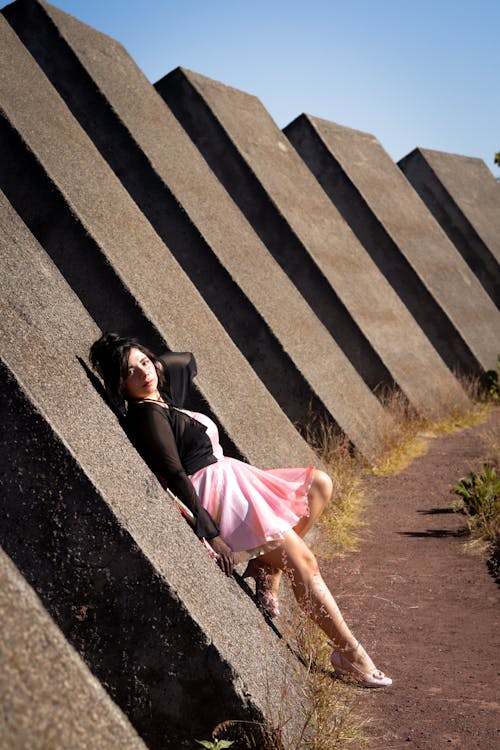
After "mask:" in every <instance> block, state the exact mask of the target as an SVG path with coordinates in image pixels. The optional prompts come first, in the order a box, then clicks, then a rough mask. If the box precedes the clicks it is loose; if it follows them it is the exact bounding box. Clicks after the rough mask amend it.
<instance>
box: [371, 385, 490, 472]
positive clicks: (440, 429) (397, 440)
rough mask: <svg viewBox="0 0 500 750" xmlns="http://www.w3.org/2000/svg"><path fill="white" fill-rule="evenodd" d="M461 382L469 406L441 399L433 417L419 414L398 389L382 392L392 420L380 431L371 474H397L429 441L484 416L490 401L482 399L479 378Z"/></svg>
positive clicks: (472, 423)
mask: <svg viewBox="0 0 500 750" xmlns="http://www.w3.org/2000/svg"><path fill="white" fill-rule="evenodd" d="M460 382H461V385H462V388H463V390H464V391H465V392H466V394H467V395H468V396H469V399H470V408H469V409H467V410H464V409H463V407H460V406H457V405H455V404H454V403H453V402H449V401H447V400H446V399H444V398H443V402H442V404H441V407H438V408H437V409H436V415H435V417H434V418H433V419H430V418H425V417H422V416H420V415H419V414H418V413H417V411H416V410H415V409H414V408H413V407H412V406H411V405H410V404H409V403H408V400H407V399H406V397H405V396H404V394H403V393H401V391H399V390H397V389H396V390H391V391H386V392H385V393H384V394H383V395H382V397H381V400H382V403H383V405H384V408H385V410H386V411H387V412H388V413H389V414H390V415H391V417H392V422H391V425H390V428H389V429H386V432H385V434H383V438H382V441H381V442H382V449H381V454H380V458H379V460H378V461H377V462H376V464H375V465H374V466H373V467H371V472H372V473H373V474H376V475H377V476H388V475H391V474H398V473H399V472H400V471H402V470H403V469H405V468H406V467H407V466H409V465H410V464H411V463H412V461H414V460H415V459H416V458H419V457H420V456H423V455H424V454H425V453H426V452H427V450H428V446H429V440H432V439H433V438H436V437H438V436H439V435H444V434H449V433H453V432H459V431H460V430H464V429H465V428H467V427H472V426H474V425H476V424H479V423H480V422H482V421H484V419H486V416H487V414H488V412H489V409H490V408H491V404H489V403H487V402H486V401H485V393H484V390H483V389H482V387H481V381H480V380H479V379H478V378H467V379H466V378H460Z"/></svg>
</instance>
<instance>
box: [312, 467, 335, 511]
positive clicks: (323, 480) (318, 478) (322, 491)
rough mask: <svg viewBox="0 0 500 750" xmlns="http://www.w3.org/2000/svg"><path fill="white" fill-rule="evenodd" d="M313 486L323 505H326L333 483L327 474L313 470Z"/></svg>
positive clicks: (319, 470)
mask: <svg viewBox="0 0 500 750" xmlns="http://www.w3.org/2000/svg"><path fill="white" fill-rule="evenodd" d="M313 486H314V488H315V489H316V491H317V494H318V495H319V497H320V499H321V502H322V503H323V505H327V504H328V502H329V501H330V498H331V496H332V492H333V482H332V480H331V478H330V477H329V476H328V474H327V473H326V472H324V471H321V469H315V470H314V475H313Z"/></svg>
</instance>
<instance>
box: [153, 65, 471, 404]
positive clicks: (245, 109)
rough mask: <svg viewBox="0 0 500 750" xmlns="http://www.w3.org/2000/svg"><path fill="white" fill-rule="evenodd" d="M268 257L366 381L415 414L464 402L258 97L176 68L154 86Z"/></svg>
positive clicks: (407, 315) (418, 329)
mask: <svg viewBox="0 0 500 750" xmlns="http://www.w3.org/2000/svg"><path fill="white" fill-rule="evenodd" d="M156 87H157V89H158V91H159V92H160V94H161V95H162V96H163V97H164V99H165V101H166V102H167V104H168V105H169V106H170V108H171V109H172V111H173V112H174V114H175V115H176V117H178V119H179V120H180V121H181V123H182V124H183V126H184V127H185V128H186V130H187V132H188V133H189V135H190V136H191V137H192V138H193V140H194V142H195V143H196V145H197V146H198V148H199V149H200V150H201V151H202V153H203V155H204V156H205V158H206V159H207V161H208V163H209V164H210V166H211V167H212V169H213V170H214V172H215V173H216V174H217V176H218V177H219V179H220V180H221V182H222V183H223V184H224V185H225V187H226V188H227V190H228V192H229V193H230V194H231V195H232V196H233V198H234V199H235V201H236V203H237V204H238V205H239V206H240V208H241V209H242V211H243V213H244V214H245V215H246V216H247V218H248V219H249V221H250V222H251V224H252V226H253V227H254V229H255V230H256V231H257V233H258V234H259V235H260V237H261V238H262V239H263V241H264V242H265V244H266V245H267V247H268V248H269V250H270V251H271V253H272V254H273V255H274V257H275V258H276V259H277V260H278V262H279V263H280V265H281V266H282V267H283V268H284V270H285V271H286V272H287V273H288V275H289V276H290V278H291V280H292V281H293V282H294V284H295V285H296V286H297V287H298V289H299V290H300V291H301V293H302V294H303V295H304V297H305V298H306V299H307V301H308V302H309V304H310V305H311V307H312V308H313V309H314V310H315V312H316V313H317V315H318V316H319V317H320V319H321V320H322V321H323V323H324V324H325V325H326V327H327V328H328V330H329V331H330V333H331V334H332V335H333V336H334V338H335V339H336V341H337V343H338V344H339V346H341V348H342V349H343V350H344V351H345V352H346V354H347V356H348V357H349V359H350V360H351V362H352V363H353V364H354V365H355V366H356V369H357V370H358V372H360V374H361V375H362V377H363V378H364V379H365V382H368V383H370V385H372V386H374V385H375V384H376V383H377V382H380V381H387V380H388V379H391V378H393V379H394V381H395V382H396V383H397V384H398V385H399V386H400V388H401V389H402V390H403V391H404V393H405V394H406V395H407V397H408V399H409V400H410V402H411V403H413V404H414V405H415V406H416V407H417V408H419V409H420V410H421V411H423V412H425V413H427V414H430V413H435V412H436V411H437V410H439V409H440V408H441V405H442V404H443V401H446V400H449V401H453V402H455V403H456V402H459V403H462V404H464V403H465V400H466V399H465V396H464V394H463V392H462V390H461V389H460V387H459V386H458V384H457V382H456V380H455V379H454V378H453V376H452V375H451V373H450V371H449V370H448V368H447V367H446V366H445V364H444V363H443V361H442V360H441V359H440V357H439V356H438V355H437V353H436V352H435V350H434V349H433V347H432V346H431V344H430V343H429V341H428V339H427V338H426V337H425V336H424V334H423V333H422V331H421V329H420V328H419V326H418V325H417V324H416V323H415V321H414V320H413V318H412V316H411V315H410V313H409V312H408V310H407V309H406V308H405V306H404V305H403V304H402V303H401V300H400V299H399V297H398V296H397V294H396V293H395V292H394V290H393V289H392V288H391V286H390V285H389V283H388V282H387V281H386V280H385V279H384V277H383V276H382V274H381V273H380V271H379V270H378V268H377V267H376V265H375V263H374V262H373V261H372V260H371V258H370V257H369V255H368V253H367V252H366V250H365V249H364V248H363V247H362V245H361V244H360V243H359V241H358V240H357V238H356V237H355V235H354V233H353V232H352V231H351V229H350V228H349V227H348V225H347V223H346V222H345V221H344V220H343V219H342V217H341V216H340V214H339V213H338V211H337V210H336V208H335V207H334V206H333V205H332V203H331V201H330V200H329V198H328V196H327V195H326V194H325V193H324V191H323V190H322V188H321V187H320V185H319V184H318V182H317V181H316V179H315V178H314V177H313V175H312V174H311V172H310V170H309V169H308V168H307V167H306V165H305V164H304V162H303V161H302V159H301V158H300V157H299V155H298V154H297V153H296V151H295V150H294V149H293V147H292V146H291V145H290V142H289V141H288V140H287V139H286V138H285V136H284V135H283V134H282V133H281V131H280V130H279V129H278V127H277V125H276V124H275V123H274V122H273V120H272V119H271V118H270V116H269V114H268V113H267V112H266V110H265V109H264V107H263V106H262V104H261V103H260V102H259V100H258V99H257V98H256V97H253V96H250V95H248V94H245V93H244V92H241V91H237V90H236V89H233V88H230V87H229V86H224V85H223V84H220V83H218V82H216V81H212V80H210V79H208V78H205V77H203V76H200V75H198V74H195V73H192V72H190V71H186V70H183V69H180V68H179V69H177V70H175V71H173V72H172V73H170V74H169V75H167V76H165V78H163V79H162V80H161V81H159V82H158V83H157V84H156Z"/></svg>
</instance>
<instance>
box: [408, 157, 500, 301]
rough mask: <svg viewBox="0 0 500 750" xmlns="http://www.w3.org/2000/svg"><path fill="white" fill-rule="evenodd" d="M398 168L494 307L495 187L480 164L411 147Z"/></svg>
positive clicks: (499, 294) (499, 252)
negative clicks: (488, 296)
mask: <svg viewBox="0 0 500 750" xmlns="http://www.w3.org/2000/svg"><path fill="white" fill-rule="evenodd" d="M398 166H399V167H400V169H401V170H402V171H403V173H404V174H405V176H406V177H407V178H408V180H409V181H410V182H411V184H412V185H413V187H414V188H415V190H416V191H417V193H418V194H419V195H420V197H421V198H422V200H423V201H424V203H425V204H426V206H427V208H428V209H429V211H431V213H432V214H434V216H435V218H436V219H437V220H438V221H439V223H440V224H441V226H442V227H443V229H444V231H445V232H446V233H447V235H448V237H449V238H450V239H451V241H452V242H453V243H454V245H455V247H456V248H457V250H458V251H459V252H460V253H461V254H462V256H463V257H464V259H465V261H466V262H467V263H468V265H469V266H470V268H471V269H472V270H473V271H474V273H475V274H476V276H477V277H478V279H479V280H480V281H481V283H482V285H483V286H484V288H485V289H486V291H487V292H488V294H489V295H490V296H491V298H492V299H493V300H494V301H495V302H496V304H497V305H498V306H500V279H499V274H500V272H499V263H500V186H499V185H498V183H497V182H496V181H495V178H494V177H493V175H492V174H491V172H490V170H489V169H488V167H487V166H486V164H485V163H484V162H483V161H482V159H475V158H472V157H469V156H459V155H457V154H449V153H445V152H443V151H431V150H430V149H426V148H417V149H415V150H414V151H412V152H411V153H410V154H408V155H407V156H405V157H404V158H403V159H401V160H400V161H399V162H398Z"/></svg>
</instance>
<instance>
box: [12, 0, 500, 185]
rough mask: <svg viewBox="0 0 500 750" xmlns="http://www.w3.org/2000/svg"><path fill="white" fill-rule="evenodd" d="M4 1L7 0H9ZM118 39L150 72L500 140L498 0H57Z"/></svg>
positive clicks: (378, 128)
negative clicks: (195, 76) (186, 72)
mask: <svg viewBox="0 0 500 750" xmlns="http://www.w3.org/2000/svg"><path fill="white" fill-rule="evenodd" d="M0 4H1V5H5V3H3V2H1V0H0ZM54 5H57V6H58V7H59V8H61V9H62V10H65V11H67V12H68V13H71V14H72V15H74V16H76V17H77V18H79V19H80V20H81V21H84V22H85V23H88V24H90V25H91V26H94V27H95V28H97V29H99V30H100V31H103V32H105V33H106V34H109V35H110V36H112V37H114V38H115V39H118V40H119V41H120V42H121V43H122V44H123V45H124V46H125V47H126V48H127V50H128V51H129V53H130V54H131V55H132V57H133V58H134V59H135V61H136V62H137V64H138V65H139V67H141V68H142V70H143V71H144V73H145V74H146V76H147V77H148V78H149V79H150V80H151V81H153V82H154V81H157V80H158V79H159V78H161V77H162V76H164V75H165V74H166V73H168V72H169V71H170V70H172V69H173V68H175V67H177V66H178V65H182V66H183V67H186V68H189V69H191V70H194V71H196V72H198V73H202V74H203V75H206V76H209V77H211V78H215V79H216V80H218V81H221V82H223V83H226V84H228V85H230V86H235V87H236V88H239V89H243V90H244V91H247V92H249V93H252V94H255V95H256V96H258V97H259V98H260V100H261V101H262V102H263V104H264V105H265V107H266V108H267V110H268V111H269V112H270V114H271V115H272V117H273V118H274V120H275V121H276V122H277V123H278V125H279V126H280V127H284V126H285V125H287V124H288V123H289V122H290V121H291V120H293V119H294V118H295V117H297V115H299V114H301V113H302V112H307V113H308V114H312V115H315V116H317V117H323V118H326V119H328V120H333V121H334V122H337V123H341V124H342V125H347V126H349V127H352V128H356V129H358V130H364V131H367V132H370V133H373V134H374V135H375V136H376V137H377V138H378V139H379V140H380V141H381V142H382V144H383V145H384V146H385V148H386V149H387V151H388V152H389V153H390V155H391V156H392V157H393V158H394V159H395V160H398V159H400V158H401V157H403V156H405V155H406V154H407V153H409V152H410V151H411V150H412V149H413V148H415V147H416V146H422V147H425V148H433V149H438V150H442V151H449V152H453V153H459V154H465V155H467V156H476V157H479V158H481V159H483V160H484V161H485V162H486V163H487V165H488V166H489V168H490V169H491V171H492V172H493V173H494V174H495V176H499V175H500V169H498V168H497V167H496V166H495V165H494V163H493V158H494V154H495V152H497V151H500V0H342V1H340V0H287V1H285V0H250V1H249V0H245V1H244V2H243V1H242V0H142V2H140V1H139V0H134V1H133V2H132V0H59V2H55V3H54Z"/></svg>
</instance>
